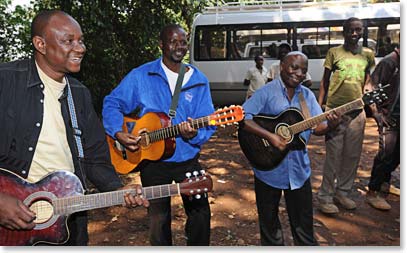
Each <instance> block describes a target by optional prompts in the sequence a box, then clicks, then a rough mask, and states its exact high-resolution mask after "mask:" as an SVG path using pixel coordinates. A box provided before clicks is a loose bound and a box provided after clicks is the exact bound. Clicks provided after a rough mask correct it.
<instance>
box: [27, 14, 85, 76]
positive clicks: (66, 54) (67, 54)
mask: <svg viewBox="0 0 407 253" xmlns="http://www.w3.org/2000/svg"><path fill="white" fill-rule="evenodd" d="M33 44H34V46H35V48H36V54H35V59H36V60H37V62H38V64H39V66H40V68H41V69H42V70H43V71H44V72H45V74H47V75H48V76H49V77H51V78H53V79H54V80H57V81H60V80H61V79H62V77H63V76H64V75H65V74H66V73H76V72H79V71H80V69H81V62H82V59H83V56H84V55H85V52H86V47H85V44H84V41H83V34H82V30H81V27H80V25H79V24H78V22H76V20H74V19H73V18H72V17H71V16H69V15H66V14H63V13H56V14H54V15H53V16H51V17H50V19H49V20H48V23H47V24H46V25H45V26H44V28H43V31H42V35H41V36H35V37H34V38H33Z"/></svg>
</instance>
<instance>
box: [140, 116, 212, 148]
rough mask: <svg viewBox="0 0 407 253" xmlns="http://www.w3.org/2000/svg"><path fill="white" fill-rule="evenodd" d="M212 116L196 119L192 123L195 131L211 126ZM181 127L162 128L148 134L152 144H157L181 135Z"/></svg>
mask: <svg viewBox="0 0 407 253" xmlns="http://www.w3.org/2000/svg"><path fill="white" fill-rule="evenodd" d="M210 120H211V117H210V116H206V117H202V118H199V119H194V120H192V122H191V126H192V127H193V128H195V129H199V128H203V127H206V126H209V125H210ZM180 127H181V125H180V124H178V125H174V126H169V127H165V128H161V129H158V130H155V131H152V132H149V133H147V134H148V135H149V138H150V142H157V141H161V140H165V139H168V138H172V137H175V136H177V135H179V134H180V133H181V131H180Z"/></svg>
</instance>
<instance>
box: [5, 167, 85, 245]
mask: <svg viewBox="0 0 407 253" xmlns="http://www.w3.org/2000/svg"><path fill="white" fill-rule="evenodd" d="M0 189H1V191H2V193H6V194H8V195H11V196H14V197H16V198H18V199H20V200H22V201H23V202H24V204H26V205H27V206H29V207H30V209H31V210H33V211H34V212H36V211H35V210H34V209H33V208H32V207H33V206H35V205H38V204H39V203H40V205H41V206H43V207H46V213H42V214H41V213H39V212H36V213H37V219H36V220H35V221H34V222H35V223H36V224H37V225H36V227H35V228H34V229H33V230H19V231H17V230H8V229H6V228H4V227H1V226H0V245H3V246H17V245H20V246H21V245H35V244H38V243H47V244H62V243H64V242H66V241H67V240H68V238H69V231H68V229H67V218H68V216H66V215H58V214H55V213H52V211H53V209H52V205H51V204H50V203H51V202H52V200H53V199H56V198H59V197H66V196H76V195H82V194H83V188H82V184H81V182H80V181H79V179H78V178H77V177H76V176H75V175H74V174H72V173H70V172H64V171H58V172H55V173H52V174H49V175H48V176H46V177H44V178H43V179H41V180H40V181H39V182H37V183H36V184H31V183H28V182H27V181H25V180H24V179H22V178H21V177H19V176H17V175H15V174H13V173H10V172H8V171H6V170H3V169H0ZM40 210H41V209H40ZM41 216H43V217H48V218H49V219H48V218H47V219H45V218H41Z"/></svg>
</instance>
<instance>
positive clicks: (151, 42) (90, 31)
mask: <svg viewBox="0 0 407 253" xmlns="http://www.w3.org/2000/svg"><path fill="white" fill-rule="evenodd" d="M10 2H11V1H10V0H0V13H1V14H0V39H1V41H0V61H9V60H12V59H17V58H26V57H28V56H29V55H30V54H31V52H32V50H31V41H30V22H31V20H32V18H33V16H34V15H35V13H37V12H38V11H40V10H42V9H54V8H56V9H60V10H63V11H65V12H67V13H69V14H70V15H72V16H73V17H74V18H75V19H76V20H77V21H78V22H79V24H80V25H81V27H82V30H83V33H84V36H85V44H86V47H87V53H86V56H85V58H84V60H83V62H82V69H81V72H80V73H78V74H76V77H77V78H78V79H79V80H81V81H82V82H83V83H84V84H85V85H86V86H87V87H88V88H89V89H90V90H91V93H92V95H93V99H94V104H95V108H96V110H97V111H98V112H100V111H101V108H102V103H103V98H104V97H105V96H106V95H107V94H108V93H110V91H111V90H112V89H113V88H114V87H115V86H116V85H117V84H118V83H119V82H120V80H121V79H123V77H124V76H125V75H126V74H127V73H128V72H129V71H130V70H131V69H133V68H135V67H137V66H140V65H141V64H143V63H146V62H148V61H151V60H153V59H156V58H157V57H159V56H160V49H159V47H158V36H159V32H160V30H161V28H162V27H163V26H164V25H166V24H169V23H179V24H180V25H182V26H183V27H184V28H185V30H186V31H187V32H189V31H190V29H191V26H192V22H193V18H194V14H195V13H197V12H199V11H200V10H202V9H203V8H204V7H205V6H213V5H214V4H215V3H216V0H211V1H205V0H200V1H194V0H81V1H79V0H38V1H35V2H34V4H33V6H32V7H30V8H25V9H24V8H22V7H19V8H16V10H15V11H14V12H11V13H7V12H6V11H5V10H6V8H7V6H8V5H10ZM16 28H17V31H16V32H14V31H15V30H16Z"/></svg>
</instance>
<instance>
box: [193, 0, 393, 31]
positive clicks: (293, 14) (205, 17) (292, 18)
mask: <svg viewBox="0 0 407 253" xmlns="http://www.w3.org/2000/svg"><path fill="white" fill-rule="evenodd" d="M279 1H283V2H285V0H274V1H254V3H259V2H261V3H263V4H257V5H244V6H242V5H235V6H234V5H231V4H228V5H225V6H217V7H208V8H206V9H205V10H204V12H203V13H200V14H198V15H197V16H196V17H195V20H194V26H197V25H227V24H251V23H278V22H307V21H325V20H344V19H347V18H349V17H358V18H360V19H367V18H372V17H376V18H394V17H398V18H399V17H400V2H391V3H375V4H367V3H365V4H358V5H355V4H351V5H349V8H343V7H344V4H345V3H346V2H366V1H362V0H360V1H347V0H344V1H341V2H340V5H338V1H332V0H325V1H323V2H317V3H318V5H316V4H313V5H311V4H309V3H310V2H309V1H306V2H304V3H302V4H308V5H309V7H303V8H294V7H290V8H275V7H274V8H271V7H270V6H274V5H273V4H268V5H267V4H265V3H266V2H267V3H273V2H274V3H277V2H279ZM290 2H292V1H290ZM327 2H329V4H330V6H329V8H327V7H324V6H326V4H327ZM333 2H336V4H335V5H334V3H333ZM239 4H241V3H239ZM299 4H300V3H296V5H297V6H298V5H299ZM284 5H285V6H287V5H288V6H289V3H284ZM291 5H292V4H291ZM292 6H294V5H292Z"/></svg>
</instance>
